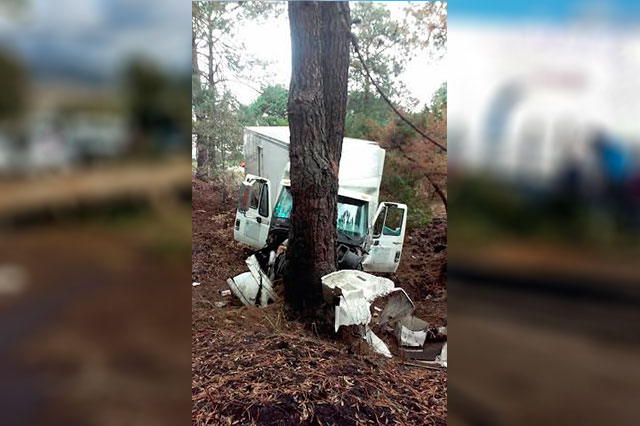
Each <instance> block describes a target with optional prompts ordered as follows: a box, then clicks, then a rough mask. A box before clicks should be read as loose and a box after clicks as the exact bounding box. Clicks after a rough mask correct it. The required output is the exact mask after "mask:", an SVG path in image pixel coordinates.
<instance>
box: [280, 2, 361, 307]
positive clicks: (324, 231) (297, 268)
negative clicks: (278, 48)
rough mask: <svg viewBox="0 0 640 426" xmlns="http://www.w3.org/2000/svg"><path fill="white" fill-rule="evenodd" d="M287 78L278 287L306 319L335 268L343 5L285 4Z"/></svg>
mask: <svg viewBox="0 0 640 426" xmlns="http://www.w3.org/2000/svg"><path fill="white" fill-rule="evenodd" d="M289 23H290V26H291V48H292V72H291V87H290V93H289V103H288V114H289V129H290V132H291V142H290V148H289V158H290V163H291V195H292V198H293V209H292V212H291V229H290V232H289V248H288V250H287V257H286V265H287V266H286V267H285V270H284V276H283V278H284V285H285V296H286V301H287V304H288V306H289V307H290V308H292V309H293V310H294V311H298V312H302V313H311V311H313V309H314V308H315V307H316V306H318V305H319V303H320V301H321V300H322V299H321V293H322V291H321V281H320V279H321V277H322V276H324V275H326V274H328V273H330V272H333V271H335V268H336V239H337V231H336V222H337V201H338V170H339V164H340V156H341V154H342V139H343V136H344V120H345V113H346V102H347V80H348V72H349V41H350V28H349V26H350V17H349V3H348V2H290V3H289Z"/></svg>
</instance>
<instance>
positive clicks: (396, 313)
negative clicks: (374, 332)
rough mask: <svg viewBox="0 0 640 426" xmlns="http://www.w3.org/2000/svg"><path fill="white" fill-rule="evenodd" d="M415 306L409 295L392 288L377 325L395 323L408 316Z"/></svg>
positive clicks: (402, 290)
mask: <svg viewBox="0 0 640 426" xmlns="http://www.w3.org/2000/svg"><path fill="white" fill-rule="evenodd" d="M415 308H416V306H415V305H414V304H413V301H412V300H411V299H410V298H409V295H408V294H407V293H406V292H405V291H404V289H401V288H394V289H393V290H391V292H390V294H389V295H387V303H386V304H385V306H384V309H383V310H382V313H381V314H380V320H379V321H378V324H380V325H385V324H387V323H390V322H394V321H397V320H399V319H401V318H403V317H405V316H407V315H410V314H411V313H412V312H413V311H414V310H415Z"/></svg>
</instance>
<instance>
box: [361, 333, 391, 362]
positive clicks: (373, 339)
mask: <svg viewBox="0 0 640 426" xmlns="http://www.w3.org/2000/svg"><path fill="white" fill-rule="evenodd" d="M364 340H365V341H366V342H367V343H368V344H369V346H371V347H372V348H373V350H374V351H376V352H377V353H379V354H380V355H384V356H386V357H387V358H391V352H390V351H389V348H388V347H387V345H386V344H385V343H384V342H383V341H382V339H380V338H379V337H378V336H376V335H375V333H374V332H373V331H371V329H370V328H369V329H367V332H366V333H365V335H364Z"/></svg>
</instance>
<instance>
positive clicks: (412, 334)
mask: <svg viewBox="0 0 640 426" xmlns="http://www.w3.org/2000/svg"><path fill="white" fill-rule="evenodd" d="M428 326H429V324H428V323H427V322H426V321H423V320H421V319H420V318H416V317H414V316H407V317H404V318H402V319H401V320H400V321H398V323H397V325H396V328H395V332H396V339H397V340H398V344H399V345H400V346H407V347H414V348H415V347H422V346H423V345H424V341H425V340H426V338H427V331H426V329H427V327H428Z"/></svg>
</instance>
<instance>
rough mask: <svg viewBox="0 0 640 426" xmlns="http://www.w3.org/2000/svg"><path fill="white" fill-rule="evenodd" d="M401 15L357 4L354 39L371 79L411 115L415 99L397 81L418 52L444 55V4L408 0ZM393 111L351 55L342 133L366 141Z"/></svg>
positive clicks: (373, 5)
mask: <svg viewBox="0 0 640 426" xmlns="http://www.w3.org/2000/svg"><path fill="white" fill-rule="evenodd" d="M404 12H405V13H404V16H403V17H396V18H393V17H392V16H391V12H390V11H389V10H388V9H387V7H386V5H385V4H384V2H357V3H354V8H353V11H352V17H353V19H352V21H353V27H352V31H353V34H354V36H355V37H356V38H357V39H358V43H359V46H360V53H361V55H362V58H363V61H364V63H365V65H366V67H367V69H368V70H369V72H370V74H371V76H372V77H373V78H374V79H375V81H376V83H377V84H378V85H379V86H380V87H381V89H382V90H383V91H384V93H385V94H386V95H387V96H388V97H389V98H390V99H391V100H393V101H394V103H395V104H396V105H397V106H399V107H400V108H401V109H402V110H405V111H407V112H411V111H413V110H414V109H415V108H416V106H417V104H418V101H417V100H416V99H415V98H413V97H411V96H410V95H409V92H408V91H407V89H406V87H405V85H404V84H403V83H402V82H401V81H400V80H398V76H399V75H400V74H402V73H403V72H404V71H405V69H406V66H407V64H408V63H409V61H411V60H412V59H413V58H415V57H416V56H417V55H419V54H428V55H430V56H431V57H434V58H440V57H442V56H443V55H444V53H445V43H446V34H447V16H446V13H447V6H446V2H413V3H410V4H409V6H408V7H407V8H406V9H405V10H404ZM392 118H393V112H392V111H391V109H390V108H389V106H388V105H387V103H386V102H385V101H384V100H383V99H382V98H381V97H380V95H379V94H378V93H377V91H376V89H375V87H373V86H372V84H371V81H369V79H368V78H367V77H366V75H365V73H364V69H363V65H362V63H361V62H360V59H359V57H358V56H357V55H355V54H354V52H353V49H352V52H351V64H350V69H349V100H348V103H347V135H348V136H351V137H356V138H365V139H368V138H370V135H369V133H370V132H371V131H372V130H374V129H375V128H376V127H378V126H382V127H384V126H386V125H388V124H389V122H390V120H391V119H392Z"/></svg>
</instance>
